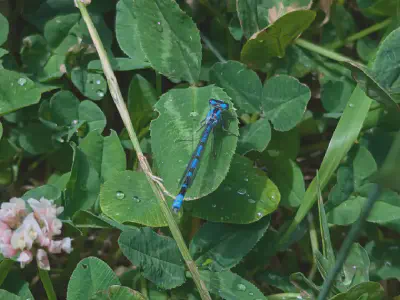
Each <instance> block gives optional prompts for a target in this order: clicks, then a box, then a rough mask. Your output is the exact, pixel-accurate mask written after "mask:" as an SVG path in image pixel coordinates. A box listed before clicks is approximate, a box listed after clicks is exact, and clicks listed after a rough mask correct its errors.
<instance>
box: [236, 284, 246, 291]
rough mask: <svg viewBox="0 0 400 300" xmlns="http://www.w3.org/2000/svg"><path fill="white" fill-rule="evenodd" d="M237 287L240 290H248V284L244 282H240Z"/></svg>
mask: <svg viewBox="0 0 400 300" xmlns="http://www.w3.org/2000/svg"><path fill="white" fill-rule="evenodd" d="M236 287H237V289H238V290H239V291H245V290H246V286H245V285H244V284H241V283H239V284H238V285H237V286H236Z"/></svg>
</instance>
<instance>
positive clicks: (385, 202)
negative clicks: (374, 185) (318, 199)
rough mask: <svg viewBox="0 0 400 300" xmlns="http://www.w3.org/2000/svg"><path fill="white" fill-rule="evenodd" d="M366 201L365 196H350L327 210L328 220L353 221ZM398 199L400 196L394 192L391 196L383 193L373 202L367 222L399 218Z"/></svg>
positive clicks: (336, 222)
mask: <svg viewBox="0 0 400 300" xmlns="http://www.w3.org/2000/svg"><path fill="white" fill-rule="evenodd" d="M366 201H367V198H366V197H362V196H351V197H350V199H349V200H347V201H344V202H343V203H341V204H340V205H338V206H337V207H335V208H334V209H333V210H331V211H330V212H329V214H328V218H329V222H330V223H332V224H338V225H349V224H352V223H354V222H355V221H356V220H357V218H358V216H359V215H360V212H361V209H362V207H363V206H364V205H365V202H366ZM399 201H400V198H399V197H398V196H397V195H396V194H395V196H394V197H393V196H391V195H390V193H389V194H388V193H387V192H386V193H383V194H382V195H381V197H380V198H379V199H378V201H376V202H375V204H374V207H373V209H372V211H371V213H370V215H369V216H368V219H367V220H368V221H369V222H374V223H378V224H384V223H387V222H391V221H394V220H397V219H399V214H400V205H399V204H398V203H399Z"/></svg>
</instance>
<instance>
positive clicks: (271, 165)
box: [267, 156, 305, 207]
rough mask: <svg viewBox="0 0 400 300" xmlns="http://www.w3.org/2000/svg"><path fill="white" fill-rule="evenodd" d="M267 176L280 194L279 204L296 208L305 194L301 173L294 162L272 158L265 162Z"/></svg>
mask: <svg viewBox="0 0 400 300" xmlns="http://www.w3.org/2000/svg"><path fill="white" fill-rule="evenodd" d="M267 168H268V174H269V177H270V178H271V180H272V181H273V182H274V183H275V184H276V186H277V187H278V189H279V193H280V194H281V202H280V203H281V204H282V205H286V206H288V207H298V206H299V205H300V203H301V201H302V199H303V197H304V194H305V184H304V178H303V173H302V171H301V169H300V167H299V166H298V165H297V163H296V162H295V161H293V160H292V159H289V158H285V157H280V156H278V157H272V158H270V159H268V161H267Z"/></svg>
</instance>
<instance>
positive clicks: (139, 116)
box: [127, 74, 157, 132]
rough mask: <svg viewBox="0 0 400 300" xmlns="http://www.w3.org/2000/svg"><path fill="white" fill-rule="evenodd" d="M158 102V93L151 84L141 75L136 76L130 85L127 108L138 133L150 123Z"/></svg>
mask: <svg viewBox="0 0 400 300" xmlns="http://www.w3.org/2000/svg"><path fill="white" fill-rule="evenodd" d="M156 102H157V92H156V90H155V89H154V87H153V86H152V85H151V83H150V82H149V81H147V80H146V78H144V77H142V76H141V75H140V74H137V75H135V76H134V77H133V79H132V81H131V83H130V85H129V92H128V104H127V106H128V110H129V115H130V117H131V120H132V123H133V127H134V128H135V130H136V131H137V132H140V130H141V129H142V128H144V127H146V126H147V125H148V124H149V123H150V121H151V119H152V117H153V106H154V104H155V103H156Z"/></svg>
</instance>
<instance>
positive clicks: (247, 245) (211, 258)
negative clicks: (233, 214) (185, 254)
mask: <svg viewBox="0 0 400 300" xmlns="http://www.w3.org/2000/svg"><path fill="white" fill-rule="evenodd" d="M269 223H270V218H269V217H265V218H263V219H262V220H260V221H258V222H255V223H253V224H247V225H231V224H221V223H212V222H208V223H206V224H205V225H203V226H202V227H201V228H200V230H199V231H198V232H197V233H196V235H195V236H194V238H193V239H192V241H191V243H190V249H189V251H190V254H191V255H192V258H193V259H194V260H195V261H196V264H197V265H198V266H199V267H207V268H209V269H210V270H212V271H216V272H219V271H224V270H229V269H231V268H232V267H234V266H235V265H237V264H238V263H239V262H240V261H241V260H242V259H243V257H244V256H246V255H247V253H248V252H249V251H250V250H251V249H252V248H253V247H254V245H255V244H256V243H257V242H258V241H259V240H260V238H261V237H262V236H263V235H264V233H265V231H266V230H267V229H268V226H269Z"/></svg>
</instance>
